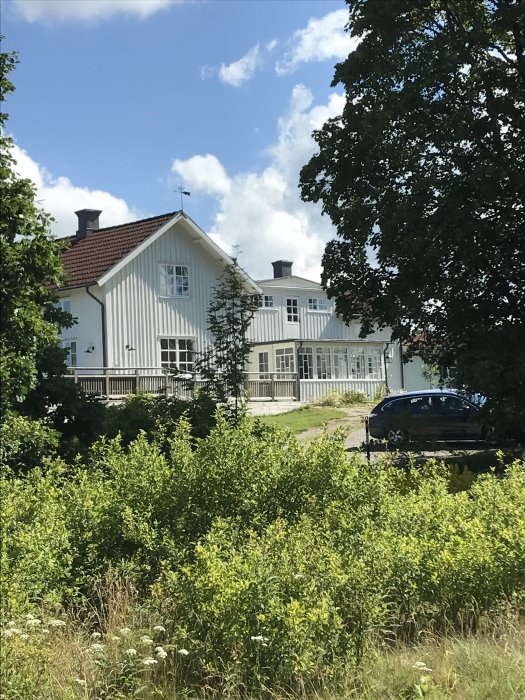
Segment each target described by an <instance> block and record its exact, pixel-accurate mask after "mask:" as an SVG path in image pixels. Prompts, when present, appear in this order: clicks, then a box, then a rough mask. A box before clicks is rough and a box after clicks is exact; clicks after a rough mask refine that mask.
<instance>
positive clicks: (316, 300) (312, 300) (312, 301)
mask: <svg viewBox="0 0 525 700" xmlns="http://www.w3.org/2000/svg"><path fill="white" fill-rule="evenodd" d="M308 311H316V312H324V313H326V312H327V311H328V299H326V298H325V297H309V298H308Z"/></svg>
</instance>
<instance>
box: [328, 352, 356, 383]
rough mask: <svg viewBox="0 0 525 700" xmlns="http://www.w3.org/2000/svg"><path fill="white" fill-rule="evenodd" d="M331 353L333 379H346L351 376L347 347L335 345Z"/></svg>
mask: <svg viewBox="0 0 525 700" xmlns="http://www.w3.org/2000/svg"><path fill="white" fill-rule="evenodd" d="M333 355H334V358H333V359H334V362H333V369H332V377H333V379H348V378H349V377H351V376H352V375H351V372H350V363H349V358H348V348H342V347H336V348H334V349H333Z"/></svg>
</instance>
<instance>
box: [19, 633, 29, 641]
mask: <svg viewBox="0 0 525 700" xmlns="http://www.w3.org/2000/svg"><path fill="white" fill-rule="evenodd" d="M20 639H24V640H25V639H29V635H28V634H21V635H20Z"/></svg>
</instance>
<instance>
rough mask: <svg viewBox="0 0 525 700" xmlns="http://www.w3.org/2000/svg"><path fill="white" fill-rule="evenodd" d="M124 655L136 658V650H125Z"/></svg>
mask: <svg viewBox="0 0 525 700" xmlns="http://www.w3.org/2000/svg"><path fill="white" fill-rule="evenodd" d="M126 655H127V656H137V650H136V649H126Z"/></svg>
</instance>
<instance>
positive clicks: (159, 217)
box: [88, 209, 182, 235]
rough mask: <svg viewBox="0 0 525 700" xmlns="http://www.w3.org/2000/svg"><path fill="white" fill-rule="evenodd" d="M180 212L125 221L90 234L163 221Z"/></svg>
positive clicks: (179, 210)
mask: <svg viewBox="0 0 525 700" xmlns="http://www.w3.org/2000/svg"><path fill="white" fill-rule="evenodd" d="M181 211H182V210H181V209H177V210H176V211H169V212H167V213H166V214H157V215H156V216H148V217H146V218H145V219H136V220H135V221H127V222H126V223H124V224H114V225H113V226H104V227H102V228H98V229H96V230H95V231H92V232H91V233H98V232H99V231H109V229H112V228H122V227H123V226H134V225H135V224H143V223H146V222H147V221H154V220H155V219H165V218H169V217H172V216H175V214H180V213H181ZM88 235H89V234H88Z"/></svg>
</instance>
